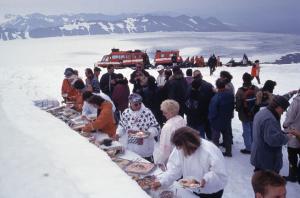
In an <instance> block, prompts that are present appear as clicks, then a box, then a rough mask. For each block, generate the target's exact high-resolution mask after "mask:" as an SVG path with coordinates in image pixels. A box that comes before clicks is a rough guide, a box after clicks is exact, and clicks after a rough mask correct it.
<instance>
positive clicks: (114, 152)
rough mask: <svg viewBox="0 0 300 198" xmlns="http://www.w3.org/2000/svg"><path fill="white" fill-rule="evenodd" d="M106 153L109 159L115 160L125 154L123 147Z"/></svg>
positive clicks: (114, 148)
mask: <svg viewBox="0 0 300 198" xmlns="http://www.w3.org/2000/svg"><path fill="white" fill-rule="evenodd" d="M104 151H105V152H106V153H107V154H108V156H109V157H111V158H113V157H116V156H117V155H119V154H122V153H124V148H123V147H122V146H118V147H113V148H110V149H104Z"/></svg>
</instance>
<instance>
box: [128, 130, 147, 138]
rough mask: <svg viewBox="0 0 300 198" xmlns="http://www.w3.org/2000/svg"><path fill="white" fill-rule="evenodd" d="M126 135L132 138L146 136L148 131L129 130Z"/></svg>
mask: <svg viewBox="0 0 300 198" xmlns="http://www.w3.org/2000/svg"><path fill="white" fill-rule="evenodd" d="M128 136H129V137H134V138H148V137H149V136H150V133H149V132H146V131H130V132H128Z"/></svg>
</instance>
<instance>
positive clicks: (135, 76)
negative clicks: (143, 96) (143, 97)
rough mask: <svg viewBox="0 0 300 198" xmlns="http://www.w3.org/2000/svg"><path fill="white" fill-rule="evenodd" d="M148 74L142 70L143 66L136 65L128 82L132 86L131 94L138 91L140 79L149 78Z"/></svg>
mask: <svg viewBox="0 0 300 198" xmlns="http://www.w3.org/2000/svg"><path fill="white" fill-rule="evenodd" d="M149 76H150V74H149V73H148V72H147V71H146V70H145V69H144V66H143V65H142V64H137V65H136V70H135V71H134V72H132V73H131V74H130V80H129V82H130V83H131V84H133V90H132V92H134V93H136V92H138V90H139V89H141V88H142V87H141V83H140V81H141V80H142V78H145V77H149Z"/></svg>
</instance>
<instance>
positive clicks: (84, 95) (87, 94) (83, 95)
mask: <svg viewBox="0 0 300 198" xmlns="http://www.w3.org/2000/svg"><path fill="white" fill-rule="evenodd" d="M92 96H93V93H92V92H90V91H85V92H83V94H82V100H83V101H87V100H88V99H89V98H90V97H92Z"/></svg>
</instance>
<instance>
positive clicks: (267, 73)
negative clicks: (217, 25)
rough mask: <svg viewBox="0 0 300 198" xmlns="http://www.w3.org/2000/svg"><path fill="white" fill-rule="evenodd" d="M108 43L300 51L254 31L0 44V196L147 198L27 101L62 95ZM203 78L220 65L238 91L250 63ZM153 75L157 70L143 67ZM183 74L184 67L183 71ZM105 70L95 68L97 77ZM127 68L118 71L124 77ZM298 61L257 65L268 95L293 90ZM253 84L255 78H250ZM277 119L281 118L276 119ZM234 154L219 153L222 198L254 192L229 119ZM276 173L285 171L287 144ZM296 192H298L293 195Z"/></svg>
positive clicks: (294, 40)
mask: <svg viewBox="0 0 300 198" xmlns="http://www.w3.org/2000/svg"><path fill="white" fill-rule="evenodd" d="M111 48H120V49H124V50H129V49H142V50H147V52H149V55H150V58H153V54H154V52H155V49H179V50H180V51H181V54H182V55H183V56H184V57H187V56H192V55H204V56H205V59H206V60H207V57H208V55H209V54H211V53H216V54H217V55H220V56H221V61H223V62H227V61H228V60H229V59H230V58H236V60H237V61H239V59H240V58H241V57H242V55H243V53H245V52H246V53H247V55H248V56H249V58H250V59H251V60H254V59H260V60H261V62H269V61H274V60H275V59H278V58H279V57H280V56H282V55H285V54H287V53H294V52H300V37H299V36H294V35H280V34H261V33H228V32H227V33H182V32H180V33H145V34H114V35H99V36H78V37H60V38H46V39H28V40H14V41H9V42H0V56H1V63H0V116H1V119H0V126H1V129H0V131H1V138H0V198H18V197H26V198H27V197H28V198H35V197H37V198H40V197H45V198H53V197H57V198H62V197H72V198H73V197H76V198H77V197H79V198H80V197H84V198H87V197H88V198H93V197H98V198H99V197H112V198H114V197H120V196H124V195H126V196H128V197H132V198H135V197H137V198H142V197H147V194H146V193H145V192H144V191H142V190H141V189H140V188H139V186H138V185H137V184H136V183H135V182H134V181H133V180H131V179H130V177H128V176H127V175H126V174H125V173H124V172H123V171H122V170H121V169H119V168H118V166H117V165H115V164H114V163H113V162H112V161H111V160H110V158H109V157H108V156H107V155H106V153H104V152H102V151H101V150H99V149H97V148H96V147H95V146H93V145H92V144H90V143H88V141H87V140H86V139H85V138H83V137H81V136H80V135H78V134H77V133H75V132H74V131H72V130H71V129H70V128H69V127H68V126H67V125H66V124H65V123H63V122H62V121H61V120H59V119H56V118H55V117H53V116H52V115H51V114H48V113H46V112H44V111H41V110H40V109H38V108H36V107H34V106H33V103H32V101H33V100H37V99H45V98H48V99H49V98H53V99H58V100H61V97H60V87H61V82H62V79H63V72H64V69H65V68H66V67H73V68H75V69H78V71H79V75H80V76H82V77H84V69H85V68H87V67H91V68H92V67H93V64H94V63H95V62H96V61H98V60H100V59H101V57H102V56H103V55H104V54H108V53H109V52H110V49H111ZM200 70H201V72H202V74H203V76H204V79H205V80H207V81H209V82H211V83H213V84H214V82H215V80H216V79H217V78H218V75H219V72H220V71H221V70H227V71H229V72H231V73H232V74H233V76H234V78H233V84H234V85H235V88H236V89H237V88H238V87H239V86H241V84H242V80H241V76H242V74H243V73H244V72H250V67H236V68H228V67H221V68H217V71H216V72H215V74H214V75H212V76H209V71H208V68H201V69H200ZM149 71H150V74H152V75H154V76H157V71H156V70H149ZM184 71H185V69H184ZM104 72H106V71H105V69H103V70H102V74H103V73H104ZM131 72H132V70H131V69H122V70H117V71H116V73H123V74H124V75H125V76H127V77H129V75H130V73H131ZM299 74H300V64H290V65H272V64H262V69H261V81H262V83H264V82H265V81H266V80H268V79H272V80H275V81H276V82H277V86H276V87H275V90H274V92H275V94H285V93H286V92H288V91H291V90H295V89H299V87H300V78H299ZM253 82H254V83H255V84H257V83H256V81H255V80H254V81H253ZM283 119H284V116H283V118H282V121H283ZM232 124H233V133H234V145H233V157H232V158H226V165H227V170H228V174H229V183H228V185H227V187H226V188H225V192H224V196H223V197H225V198H235V197H236V198H238V197H253V196H254V195H253V192H252V188H251V183H250V179H251V175H252V173H253V167H252V166H251V165H250V162H249V156H248V155H242V154H240V152H239V150H240V149H242V148H243V139H242V127H241V123H240V121H239V120H238V118H237V115H235V117H234V119H233V122H232ZM283 153H284V167H283V169H282V170H281V174H282V175H286V174H287V173H288V170H287V169H288V161H287V154H286V148H284V150H283ZM287 190H288V194H287V197H289V198H295V197H298V195H299V194H300V185H299V184H291V183H288V185H287ZM297 194H298V195H297Z"/></svg>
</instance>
